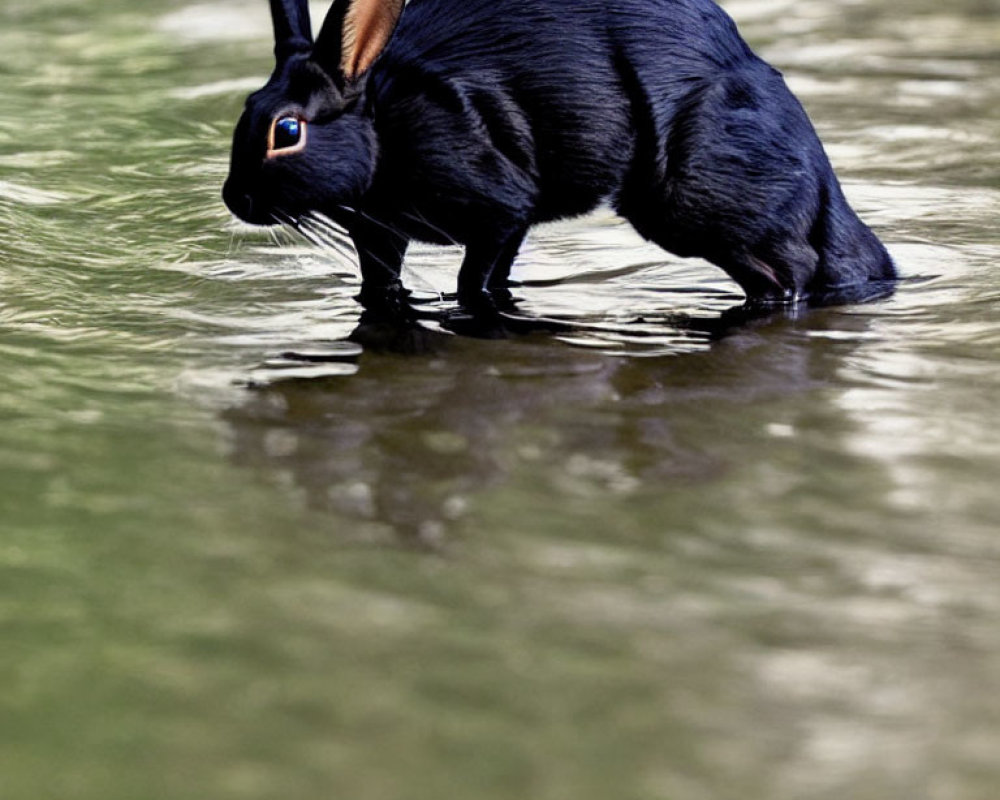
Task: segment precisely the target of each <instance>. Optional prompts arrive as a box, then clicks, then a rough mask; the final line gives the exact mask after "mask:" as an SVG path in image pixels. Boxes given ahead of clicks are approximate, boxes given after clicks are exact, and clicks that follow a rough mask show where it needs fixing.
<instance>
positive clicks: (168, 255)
mask: <svg viewBox="0 0 1000 800" xmlns="http://www.w3.org/2000/svg"><path fill="white" fill-rule="evenodd" d="M266 5H267V4H266V3H264V2H263V0H260V1H259V2H253V3H250V2H246V1H245V0H239V2H235V0H234V1H228V0H218V2H212V1H211V0H207V1H206V2H195V3H193V4H189V3H185V2H181V1H180V0H128V2H124V0H102V2H100V3H98V2H96V0H72V1H71V0H31V2H28V1H27V0H2V2H0V109H2V111H0V375H2V383H0V419H2V420H3V426H2V428H0V797H2V798H3V800H38V799H39V798H60V799H69V798H74V799H77V798H78V799H79V800H118V799H119V798H120V799H121V800H126V799H127V800H134V799H135V798H164V799H169V800H173V799H174V798H193V797H198V798H202V797H203V798H218V799H219V800H230V798H232V799H234V800H235V799H236V798H240V799H242V798H247V799H248V800H249V799H251V798H274V797H284V798H329V797H346V798H364V800H383V799H385V800H397V799H405V800H410V799H412V800H423V799H424V798H426V799H427V800H440V799H441V798H449V797H464V798H476V799H477V800H479V799H480V798H481V799H482V800H493V799H494V798H497V799H499V798H515V797H517V798H532V799H533V800H562V799H563V798H569V797H572V798H574V800H607V798H615V800H646V799H647V798H649V799H650V800H652V799H654V798H656V799H658V798H662V799H663V800H729V798H732V799H733V800H736V799H737V798H739V800H792V799H793V798H795V800H801V799H802V798H809V800H821V799H824V800H825V799H826V798H830V800H833V799H834V798H836V800H842V798H850V800H896V799H897V798H898V799H899V800H903V799H904V798H905V800H992V798H995V797H997V796H998V793H1000V759H998V755H997V754H998V753H1000V622H998V620H1000V580H998V566H1000V536H998V524H997V520H998V519H1000V496H998V492H997V488H996V487H997V486H998V485H1000V433H998V426H997V412H996V408H997V397H998V390H1000V324H998V307H1000V273H998V264H997V262H998V259H1000V232H998V228H997V218H998V214H1000V172H998V159H997V142H998V140H1000V112H998V108H1000V4H998V2H997V0H954V2H951V3H948V4H942V3H940V2H931V1H930V0H904V1H897V2H888V0H851V2H843V0H837V1H836V2H835V1H834V0H794V2H793V1H792V0H788V1H787V2H785V0H737V1H735V2H728V3H725V4H724V5H725V7H726V8H727V10H729V11H730V12H731V13H732V14H733V15H734V16H735V17H736V19H737V21H738V23H739V25H740V27H741V30H742V31H743V33H744V35H745V36H746V37H747V38H748V40H749V41H750V42H751V43H752V45H753V46H754V47H755V48H756V49H757V50H758V52H760V53H761V54H762V55H763V56H765V57H766V58H767V59H768V60H770V61H771V62H772V63H774V64H775V65H776V66H778V67H779V68H780V69H781V70H782V71H783V72H784V73H785V75H786V76H787V79H788V81H789V83H790V85H791V86H792V88H793V90H794V91H795V92H796V93H797V94H798V95H799V96H800V98H801V99H802V100H803V102H804V104H805V106H806V107H807V109H808V110H809V112H810V114H811V116H812V117H813V119H814V122H815V124H816V127H817V128H818V130H819V131H820V134H821V137H822V138H823V140H824V142H825V143H826V145H827V148H828V151H829V153H830V156H831V158H832V160H833V162H834V164H835V166H836V167H837V169H838V172H839V174H840V175H841V177H842V179H843V181H844V184H845V188H846V191H847V194H848V195H849V197H850V198H851V200H852V202H853V203H854V204H855V206H856V207H857V208H858V210H859V211H860V212H861V215H862V216H863V217H864V218H865V219H866V221H868V222H869V223H870V224H871V225H872V226H873V227H874V228H875V229H876V230H877V232H878V233H879V235H880V236H881V237H882V238H883V239H884V241H885V242H886V243H887V244H888V246H889V247H890V250H891V251H892V253H893V255H894V256H895V257H896V259H897V260H898V263H899V266H900V268H901V271H902V272H903V274H904V280H903V283H902V285H901V286H900V289H899V291H898V293H897V294H896V295H895V296H894V297H893V298H891V299H888V300H884V301H881V302H878V303H874V304H869V305H863V306H846V307H840V308H835V309H827V310H821V311H813V312H810V313H808V314H804V315H798V316H795V315H792V316H789V317H786V318H781V319H772V320H769V321H764V322H760V323H757V324H753V325H748V326H744V327H738V328H732V329H729V327H728V325H727V323H726V321H725V319H723V318H722V315H723V314H724V312H726V310H727V309H729V308H732V307H734V306H737V305H738V304H739V303H740V302H741V295H740V294H739V291H738V289H737V288H736V286H735V285H734V284H732V283H730V282H729V281H728V279H727V278H726V277H725V276H724V275H723V274H722V273H721V272H720V271H718V270H716V269H715V268H713V267H710V266H709V265H707V264H705V263H702V262H688V261H681V260H679V259H676V258H673V257H671V256H669V255H667V254H665V253H663V252H662V251H660V250H658V249H656V248H651V247H649V246H647V245H645V244H644V243H643V242H642V241H641V240H639V239H638V238H637V237H635V235H634V234H633V233H632V232H631V231H630V229H628V228H627V227H626V226H623V225H622V224H621V223H620V221H618V220H617V219H615V218H614V217H613V216H612V215H610V214H609V213H607V212H598V213H597V214H595V215H593V216H591V217H588V218H587V219H584V220H575V221H572V222H568V223H562V224H559V225H554V226H548V227H545V228H543V229H540V230H537V231H535V232H534V233H533V234H532V236H531V238H530V240H529V242H528V244H527V246H526V247H525V249H524V251H523V253H522V255H521V257H520V259H519V261H518V264H517V265H516V270H515V272H516V275H517V277H519V278H520V279H522V280H524V281H525V286H524V287H523V288H522V289H520V290H519V291H518V295H519V296H520V297H521V298H522V304H521V308H522V309H523V311H524V313H525V314H527V315H531V316H539V317H545V318H548V319H551V320H557V321H559V322H560V325H559V327H558V329H557V330H556V331H554V332H552V333H547V334H537V335H532V336H523V337H516V338H513V339H509V340H505V341H481V340H475V339H469V338H462V337H455V336H451V335H448V334H447V333H446V332H444V331H441V330H440V329H436V328H434V327H433V326H430V325H429V326H428V327H427V329H426V330H425V331H424V333H423V334H422V335H421V336H420V337H415V338H414V341H413V342H410V343H409V344H410V345H411V346H412V349H414V350H416V352H409V353H395V354H394V353H392V352H375V351H373V350H372V349H371V348H369V349H368V350H364V349H363V348H361V347H359V346H357V345H355V344H351V343H348V342H347V337H348V336H349V335H350V333H351V332H352V330H353V329H354V327H355V325H356V324H357V321H358V307H357V306H356V304H355V303H354V301H353V300H352V296H353V295H354V294H355V293H356V292H357V289H358V280H357V277H356V274H355V269H354V265H353V264H352V263H351V261H350V259H347V258H345V257H344V256H343V255H342V254H339V253H337V252H335V251H332V250H330V249H327V248H321V247H316V246H313V245H309V244H308V243H305V242H303V241H302V240H300V239H297V238H294V237H292V236H290V235H288V234H283V233H273V232H248V231H247V230H246V229H244V228H241V227H238V226H236V225H234V224H233V223H232V222H231V221H230V219H229V215H228V214H227V212H226V211H225V209H224V207H223V206H222V204H221V201H220V199H219V189H220V186H221V182H222V180H223V178H224V177H225V174H226V171H227V162H228V149H229V140H230V135H231V129H232V126H233V124H234V123H235V120H236V118H237V117H238V115H239V112H240V110H241V108H242V103H243V99H244V97H245V95H246V93H247V92H249V91H251V90H253V89H255V88H257V87H258V86H259V85H261V84H262V83H263V81H264V80H265V78H266V76H267V74H268V72H269V70H270V66H271V55H270V52H271V42H270V24H269V20H268V16H267V8H266ZM323 13H324V9H323V7H322V6H316V8H315V13H314V19H315V20H318V19H321V17H322V14H323ZM459 257H460V253H458V252H455V251H452V250H447V249H440V248H436V249H435V248H418V249H417V250H416V251H415V252H414V253H413V254H412V258H411V259H410V262H409V263H408V265H407V273H406V280H407V282H408V284H409V285H410V286H411V287H412V288H414V289H416V290H417V291H418V293H419V294H420V296H421V298H422V299H424V300H426V301H427V302H428V304H429V306H430V307H432V308H433V307H441V308H444V307H447V305H448V303H447V302H446V301H443V300H441V299H440V294H441V293H442V292H447V291H451V290H452V289H453V286H454V279H455V272H456V268H457V263H458V259H459ZM720 332H724V333H726V335H724V336H721V337H720V335H719V334H720ZM417 339H419V341H417ZM417 345H419V347H417ZM289 353H292V354H295V356H296V357H289V355H288V354H289ZM303 359H305V360H303Z"/></svg>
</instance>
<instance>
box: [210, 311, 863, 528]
mask: <svg viewBox="0 0 1000 800" xmlns="http://www.w3.org/2000/svg"><path fill="white" fill-rule="evenodd" d="M746 316H747V315H746V313H745V312H742V313H739V314H737V313H736V312H733V314H731V315H728V316H726V315H724V316H723V318H720V319H716V320H714V321H708V320H702V321H700V322H692V324H693V325H701V326H702V327H704V328H705V329H706V331H707V333H706V335H711V336H713V337H716V338H718V339H719V341H718V342H717V343H716V344H714V345H713V346H712V347H711V348H709V349H708V350H707V351H704V352H701V353H691V354H688V355H682V356H676V357H663V358H653V359H651V358H630V357H621V356H610V355H607V354H603V353H597V352H592V351H588V350H585V349H579V348H573V347H569V346H567V345H565V344H563V343H561V342H559V341H555V340H553V339H552V338H551V337H521V338H514V339H509V340H505V341H494V342H483V341H480V340H476V339H471V338H466V337H456V336H449V335H446V334H443V333H440V332H436V331H433V330H428V329H425V328H417V327H415V326H413V327H410V326H399V325H395V326H393V325H388V326H387V325H380V324H374V325H365V324H363V325H362V326H359V330H358V331H356V332H355V336H354V338H355V340H357V341H361V342H363V343H364V344H365V346H366V348H367V350H366V352H365V354H364V355H363V356H362V358H361V361H360V368H359V369H358V371H357V372H356V374H353V375H350V376H342V377H336V378H329V379H320V380H311V381H309V380H295V381H284V382H277V383H274V384H272V385H265V386H263V387H260V388H258V389H256V390H255V391H254V392H253V393H252V394H251V395H250V397H249V399H248V400H247V402H245V403H243V404H241V405H239V406H237V407H235V408H232V409H230V410H229V411H228V412H227V413H226V419H227V421H228V423H229V424H230V425H231V426H232V429H233V432H234V436H233V440H234V443H235V444H234V452H233V458H234V459H235V460H236V461H238V462H239V463H240V464H243V465H247V466H249V467H251V468H254V469H257V470H260V471H262V472H263V473H265V474H266V475H268V476H269V477H270V478H273V479H281V478H286V479H287V478H290V479H291V480H292V481H294V483H295V485H296V486H297V487H299V488H300V489H302V490H303V491H304V493H305V496H306V498H307V502H308V503H309V505H310V506H311V507H313V508H315V509H321V510H329V511H332V512H335V513H337V514H338V515H342V516H347V517H349V518H352V517H353V518H356V519H364V520H368V521H372V522H377V523H381V524H384V525H387V526H389V527H391V528H392V530H393V531H395V533H396V534H397V535H399V536H400V537H401V538H403V539H405V540H409V541H423V542H433V541H436V540H438V539H439V538H440V536H441V535H442V534H443V533H445V532H446V531H447V529H448V527H449V525H450V524H451V523H452V522H453V521H454V520H456V519H459V518H461V517H462V516H463V515H464V514H465V513H466V512H467V511H468V510H469V508H470V506H472V505H474V503H475V499H476V497H477V496H478V495H480V494H482V493H483V492H486V491H488V490H489V489H490V488H491V487H496V486H498V485H500V484H502V483H503V482H505V481H507V480H508V479H510V478H511V477H512V476H513V475H515V474H516V473H518V472H519V471H522V470H525V469H528V470H529V471H530V473H529V474H531V475H542V476H544V477H543V478H542V481H543V482H544V481H551V483H552V486H545V485H539V486H538V490H539V491H540V492H546V491H559V490H558V489H554V488H553V487H554V486H555V487H558V486H559V485H564V484H561V480H562V478H565V477H566V475H567V474H568V473H573V474H576V475H577V477H581V476H582V478H585V479H586V480H587V481H589V483H587V485H588V486H590V487H592V489H593V491H596V492H600V491H608V492H617V493H622V492H624V493H628V492H644V491H654V492H655V491H657V490H658V488H659V487H662V485H663V483H664V481H677V480H684V481H689V482H697V481H701V480H710V479H712V478H713V477H714V476H717V475H719V474H720V473H722V472H724V471H725V470H726V468H727V461H726V458H727V457H726V455H725V454H724V453H723V449H720V448H719V447H718V446H717V445H718V444H719V443H720V442H723V441H726V437H727V436H728V435H729V434H727V430H729V429H733V430H738V429H739V427H740V425H741V419H740V417H741V415H744V414H745V413H746V412H747V410H748V409H749V408H750V407H751V406H754V405H760V404H765V405H766V404H767V403H768V402H770V401H771V400H775V399H778V398H782V397H784V396H787V395H794V394H796V393H799V394H804V393H806V392H808V391H809V390H810V389H812V388H814V387H816V386H820V385H824V384H826V383H828V382H829V381H831V380H832V379H833V378H834V377H835V376H836V373H837V371H838V369H840V367H841V366H842V364H843V362H844V358H845V356H846V355H847V354H848V353H849V352H850V350H851V349H852V348H853V347H854V346H855V345H854V344H853V343H852V342H855V341H856V340H857V339H858V338H860V337H859V336H855V335H852V334H861V333H862V332H863V329H864V328H865V327H866V325H867V324H868V323H867V321H866V319H865V317H863V316H855V315H851V314H842V313H838V312H835V311H816V312H813V313H811V314H810V315H809V316H808V317H807V319H806V320H805V321H803V320H797V319H795V318H794V317H788V316H786V317H784V318H781V319H776V318H774V317H773V316H772V317H771V318H769V319H766V320H762V321H760V322H759V323H758V324H755V325H747V324H746ZM737 323H738V324H739V325H738V327H736V328H732V326H733V325H734V324H737ZM824 328H833V329H836V330H837V331H838V335H837V336H833V337H824V336H817V335H815V334H816V333H817V332H818V331H822V330H823V329H824ZM727 332H728V335H726V334H727ZM810 402H812V401H810ZM826 411H827V412H830V413H839V412H837V411H835V410H833V411H831V409H826ZM692 429H694V430H696V431H697V432H698V433H697V435H692V434H691V430H692ZM517 514H518V510H517V509H511V524H512V525H516V521H517Z"/></svg>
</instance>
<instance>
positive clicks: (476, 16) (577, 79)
mask: <svg viewBox="0 0 1000 800" xmlns="http://www.w3.org/2000/svg"><path fill="white" fill-rule="evenodd" d="M404 6H405V10H404ZM271 13H272V17H273V20H274V33H275V39H276V47H275V53H276V59H277V67H276V69H275V71H274V73H273V75H272V76H271V78H270V80H269V81H268V83H267V84H266V85H265V86H264V87H263V88H262V89H261V90H260V91H258V92H256V93H254V94H253V95H251V96H250V97H249V99H248V100H247V105H246V110H245V112H244V114H243V116H242V118H241V119H240V122H239V124H238V126H237V128H236V134H235V139H234V143H233V154H232V168H231V172H230V176H229V179H228V180H227V182H226V185H225V189H224V192H223V194H224V197H225V201H226V204H227V205H228V206H229V208H230V209H231V210H232V211H233V212H234V213H235V214H236V215H237V216H239V217H241V218H242V219H244V220H246V221H248V222H252V223H258V224H265V225H266V224H274V223H291V224H296V223H297V222H298V221H299V220H300V219H301V218H302V217H303V216H305V215H307V214H309V212H321V213H322V214H324V215H326V216H327V217H329V218H331V219H333V220H334V221H336V222H338V223H339V224H340V225H342V226H343V227H344V228H346V230H347V231H348V233H349V234H350V236H351V238H352V240H353V242H354V244H355V246H356V247H357V251H358V254H359V258H360V265H361V274H362V281H363V288H362V293H361V296H360V300H361V302H362V303H363V304H364V305H365V306H366V307H368V308H369V309H373V308H374V309H383V310H391V309H392V308H400V307H402V306H403V305H405V303H404V302H403V298H405V296H406V293H405V290H403V289H402V287H401V285H400V283H399V271H400V266H401V264H402V261H403V256H404V254H405V251H406V248H407V244H408V243H409V242H410V240H411V239H417V240H421V241H427V242H436V243H442V244H444V243H459V244H462V245H464V246H465V258H464V261H463V263H462V267H461V270H460V272H459V276H458V290H459V301H460V303H461V304H462V306H464V307H465V308H466V309H467V310H468V311H471V312H472V313H474V314H483V313H486V312H489V311H490V310H492V309H495V308H496V306H497V304H498V303H501V304H506V303H507V302H509V293H508V292H507V290H506V287H507V283H508V277H509V272H510V266H511V263H512V261H513V260H514V257H515V255H516V254H517V251H518V248H519V246H520V245H521V242H522V240H523V239H524V236H525V234H526V232H527V231H528V229H529V228H530V227H531V226H532V225H534V224H536V223H539V222H544V221H547V220H554V219H558V218H563V217H568V216H573V215H577V214H582V213H584V212H587V211H589V210H591V209H593V208H594V207H595V206H597V205H598V204H599V203H602V202H608V203H610V204H611V206H612V207H613V208H614V209H615V210H616V211H617V212H618V213H620V214H621V215H622V216H624V217H625V218H626V219H628V220H629V221H630V222H631V223H632V225H633V226H634V227H635V229H636V230H637V231H638V232H639V233H640V234H641V235H642V236H644V237H646V238H647V239H650V240H652V241H653V242H656V243H657V244H659V245H660V246H662V247H663V248H665V249H666V250H669V251H671V252H673V253H676V254H678V255H681V256H700V257H702V258H705V259H708V260H709V261H711V262H713V263H715V264H717V265H718V266H720V267H722V269H724V270H725V271H726V272H727V273H729V275H730V276H732V278H733V279H734V280H735V281H736V282H737V283H739V284H740V286H741V287H742V288H743V289H744V291H745V292H746V293H747V295H748V297H749V298H750V299H751V300H756V301H765V302H768V301H779V302H787V301H793V300H799V299H806V298H812V299H814V300H815V299H818V298H823V297H829V296H831V295H834V296H835V295H837V294H838V293H844V292H846V293H847V294H862V293H863V292H864V291H865V287H870V286H874V285H884V284H888V283H889V282H891V281H892V280H893V279H894V278H895V269H894V267H893V264H892V261H891V260H890V258H889V255H888V254H887V252H886V250H885V248H884V247H883V246H882V244H881V243H880V242H879V240H878V239H877V238H876V237H875V235H874V234H873V233H872V232H871V230H869V228H868V227H866V226H865V225H864V224H863V223H862V222H861V221H860V220H859V219H858V217H857V215H856V214H855V213H854V211H853V210H852V209H851V208H850V207H849V206H848V204H847V202H846V200H845V199H844V195H843V192H842V191H841V187H840V185H839V183H838V181H837V179H836V177H835V176H834V173H833V170H832V168H831V166H830V163H829V161H828V159H827V157H826V155H825V153H824V151H823V148H822V145H821V144H820V142H819V140H818V138H817V136H816V133H815V131H814V130H813V127H812V125H811V124H810V122H809V120H808V118H807V117H806V114H805V112H804V110H803V109H802V107H801V105H799V103H798V101H797V100H796V99H795V98H794V97H793V96H792V94H791V93H790V92H789V90H788V88H787V87H786V85H785V83H784V81H783V80H782V77H781V75H780V74H779V73H778V72H777V71H776V70H774V69H773V68H771V67H770V66H768V65H767V64H766V63H765V62H763V61H762V60H760V59H759V58H758V57H757V56H755V55H754V54H753V52H752V51H751V50H750V49H749V47H748V46H747V45H746V43H745V42H744V41H743V39H742V38H741V37H740V35H739V33H738V32H737V29H736V26H735V24H734V23H733V21H732V20H731V19H730V18H729V16H727V15H726V13H725V12H724V11H722V9H721V8H719V7H718V6H717V5H715V3H713V2H711V0H461V2H459V0H411V2H410V3H409V4H406V3H405V2H404V0H336V2H334V4H333V6H332V8H331V9H330V12H329V14H328V16H327V18H326V20H325V22H324V24H323V27H322V29H321V31H320V33H319V35H318V37H317V38H316V40H315V42H314V41H313V38H312V31H311V26H310V22H309V10H308V4H307V0H271Z"/></svg>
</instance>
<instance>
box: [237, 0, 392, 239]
mask: <svg viewBox="0 0 1000 800" xmlns="http://www.w3.org/2000/svg"><path fill="white" fill-rule="evenodd" d="M404 2H405V0H336V2H335V3H334V4H333V6H332V8H331V9H330V12H329V14H328V15H327V18H326V21H325V22H324V23H323V27H322V29H321V30H320V33H319V36H317V37H316V40H315V41H313V36H312V28H311V25H310V21H309V5H308V0H271V16H272V18H273V21H274V38H275V58H276V61H277V64H276V67H275V70H274V73H273V74H272V75H271V78H270V80H268V82H267V84H265V86H264V87H263V88H262V89H260V90H259V91H257V92H255V93H253V94H252V95H250V97H249V98H247V103H246V109H245V110H244V112H243V116H242V117H241V118H240V121H239V123H238V124H237V126H236V133H235V135H234V137H233V152H232V163H231V166H230V172H229V178H228V179H227V180H226V184H225V186H224V187H223V192H222V194H223V198H224V200H225V202H226V205H227V206H228V207H229V209H230V210H231V211H232V212H233V213H234V214H236V216H238V217H239V218H240V219H242V220H244V221H246V222H250V223H254V224H257V225H271V224H275V223H280V222H294V221H295V220H298V219H299V217H301V216H302V215H303V214H305V213H307V212H309V211H319V212H323V213H326V214H328V215H330V216H334V217H336V216H339V212H340V211H341V210H343V209H344V208H350V207H352V206H353V205H354V204H355V203H356V202H357V200H358V198H360V196H361V195H362V194H363V193H364V192H365V190H366V189H367V188H368V186H369V185H370V183H371V180H372V174H373V173H374V169H375V155H376V143H375V131H374V127H373V121H372V115H371V111H370V108H369V107H368V104H367V102H366V98H365V90H364V86H365V81H366V78H367V74H368V71H369V69H370V68H371V66H372V64H373V63H374V62H375V60H376V59H377V58H378V57H379V55H381V53H382V51H383V50H384V49H385V47H386V45H387V44H388V42H389V39H390V38H391V37H392V33H393V31H394V30H395V28H396V24H397V22H398V21H399V16H400V14H401V13H402V11H403V5H404Z"/></svg>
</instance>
